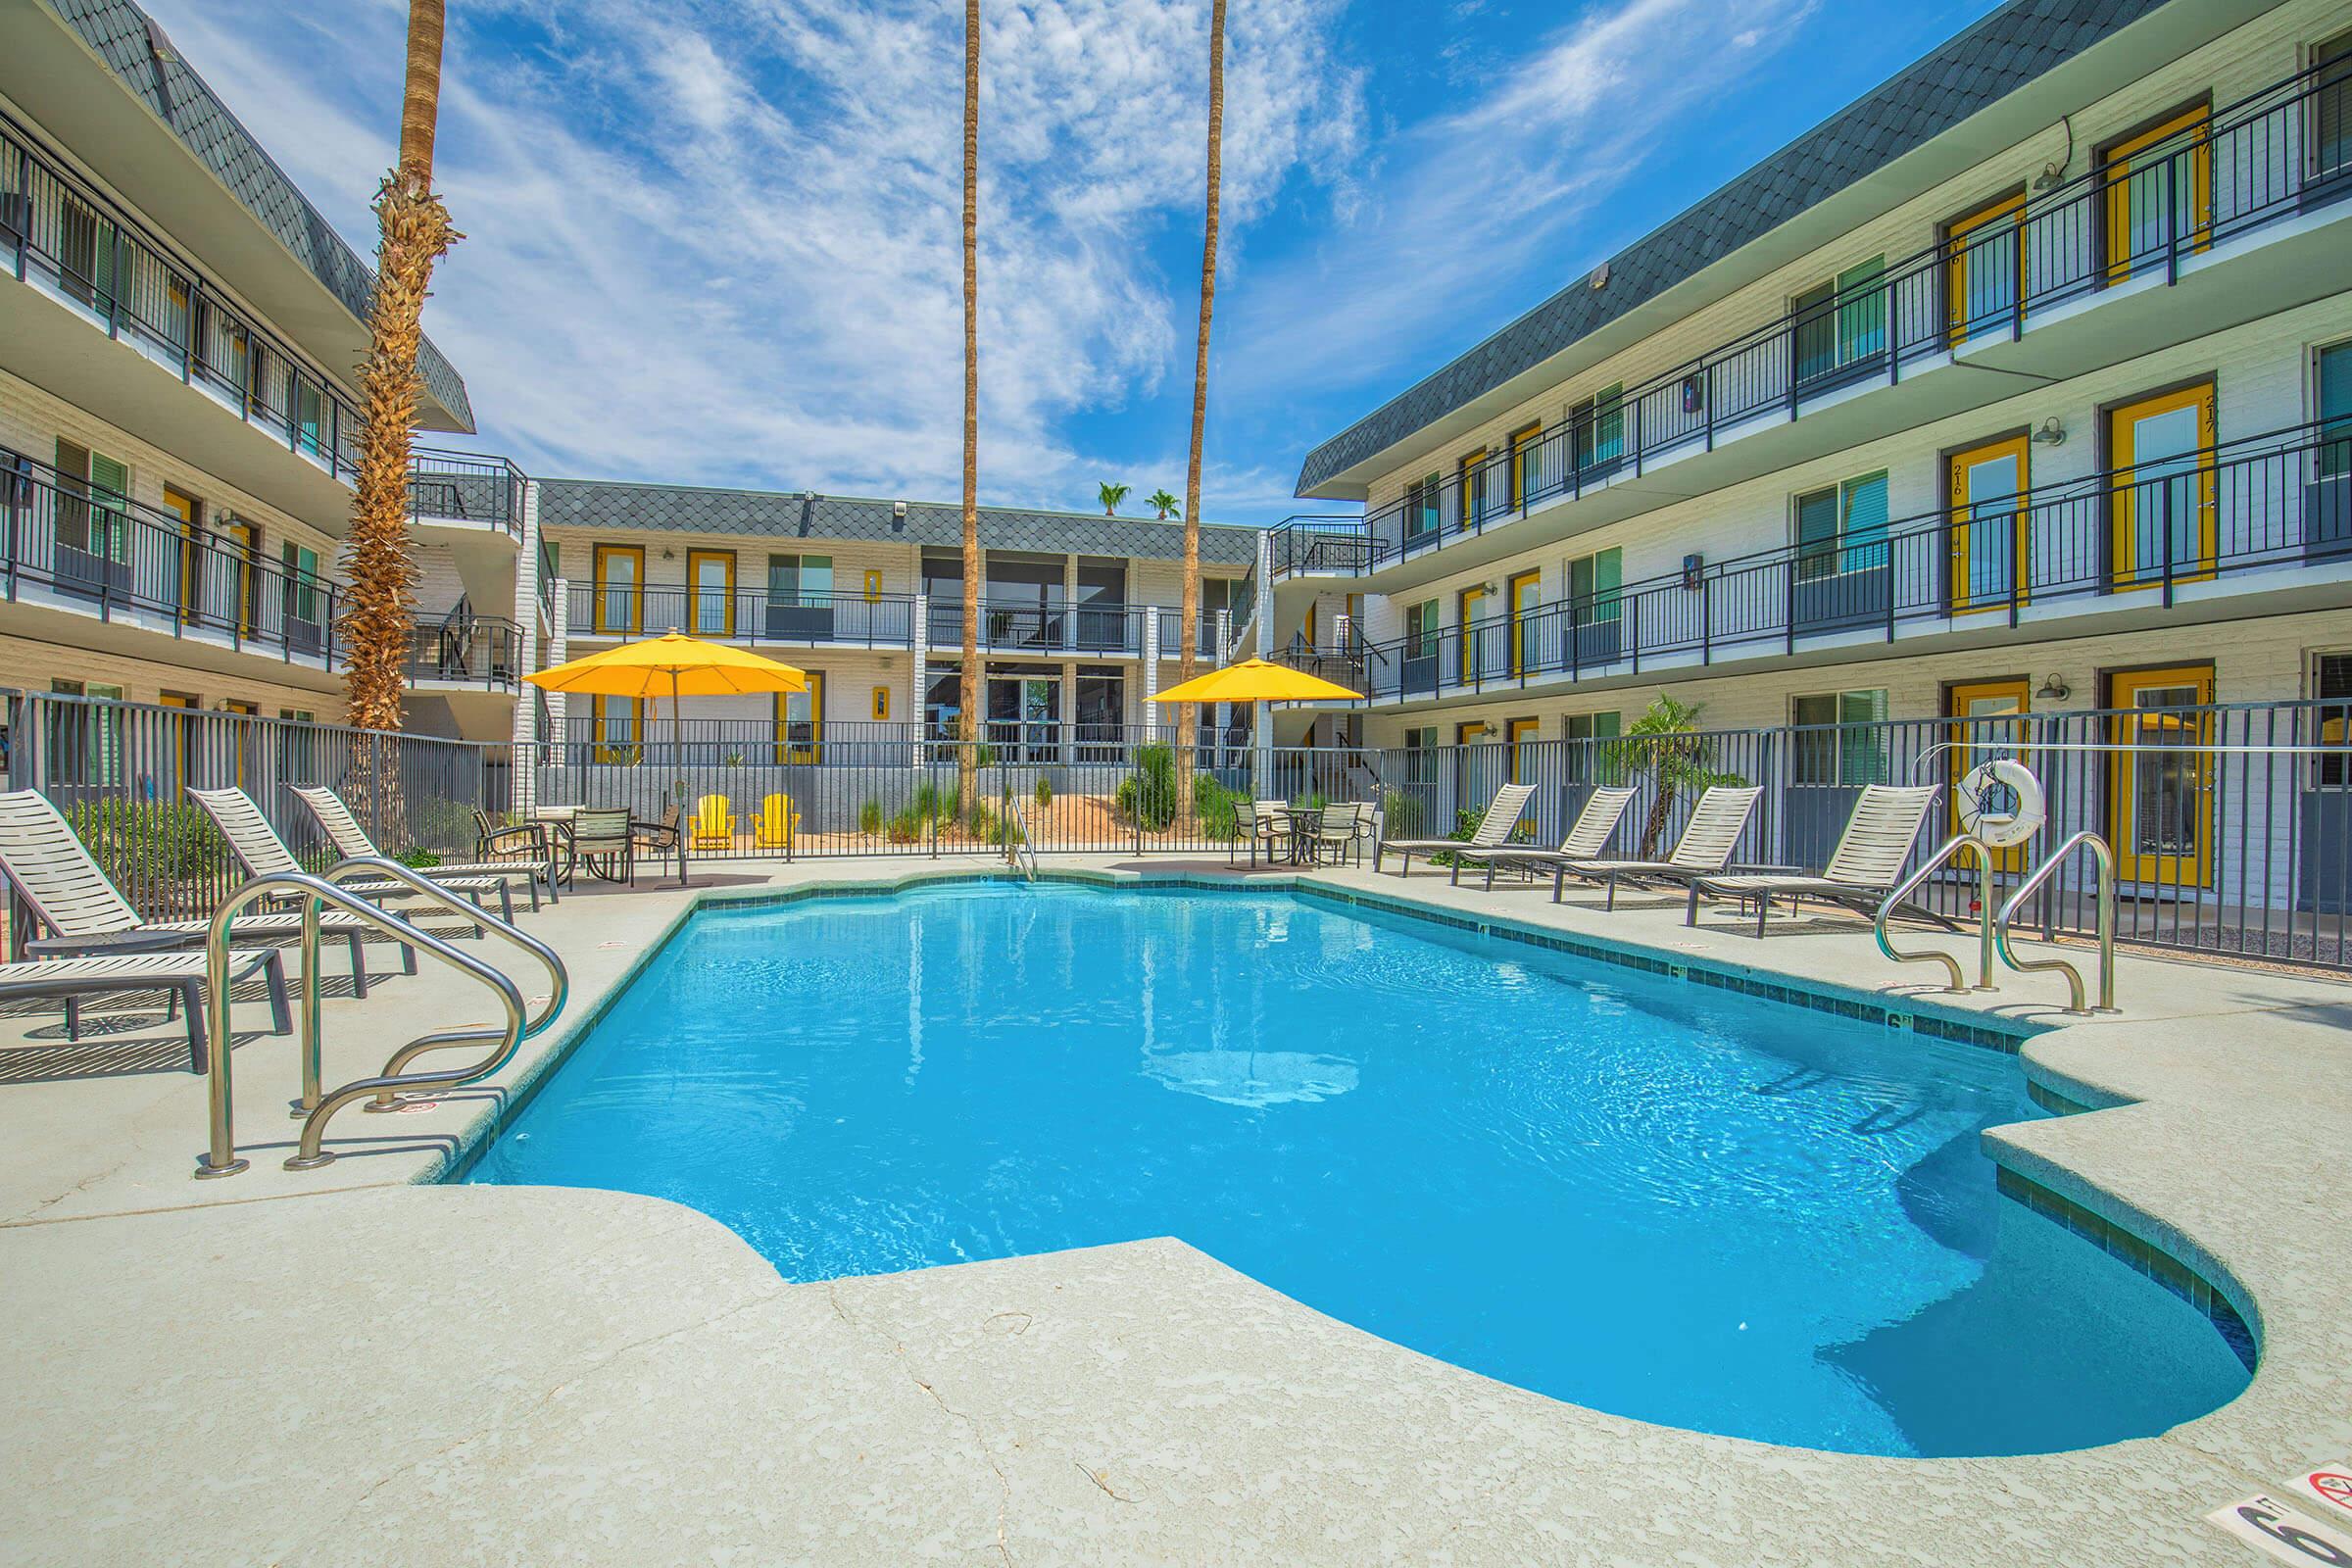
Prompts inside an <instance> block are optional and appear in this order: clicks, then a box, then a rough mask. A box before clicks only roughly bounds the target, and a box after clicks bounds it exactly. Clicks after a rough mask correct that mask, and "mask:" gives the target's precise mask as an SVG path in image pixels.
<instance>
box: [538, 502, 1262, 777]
mask: <svg viewBox="0 0 2352 1568" xmlns="http://www.w3.org/2000/svg"><path fill="white" fill-rule="evenodd" d="M531 490H532V491H533V493H534V498H535V499H534V502H533V513H534V527H535V529H536V539H537V541H538V549H537V550H535V551H534V552H533V560H534V562H535V563H537V564H538V566H539V569H540V570H542V571H544V572H545V573H546V574H547V575H546V576H545V578H544V579H543V580H544V581H545V583H546V584H547V588H546V595H545V597H546V601H547V604H548V605H549V606H550V607H551V608H552V611H553V613H554V616H555V622H556V625H557V628H558V629H557V633H556V639H555V643H554V647H553V649H552V653H551V657H552V658H556V659H563V658H572V657H577V656H578V655H580V654H584V653H588V652H592V651H594V650H595V649H597V648H601V647H610V646H612V645H613V643H614V642H617V641H622V640H626V639H630V638H635V637H640V636H645V635H659V634H660V633H662V632H663V631H667V630H673V629H674V630H678V631H683V632H686V633H688V634H689V635H692V636H696V637H703V638H708V639H712V640H717V641H726V642H734V643H738V644H741V645H743V646H746V647H755V648H758V649H759V650H760V651H761V652H763V653H767V654H769V655H770V657H773V658H776V659H780V660H783V661H785V662H788V663H791V664H793V665H795V666H797V667H800V668H803V669H806V670H807V671H808V672H809V677H810V679H809V691H808V692H807V693H805V694H797V695H794V696H789V697H777V698H767V697H738V698H689V699H687V700H686V702H685V705H684V707H685V713H686V716H687V717H688V718H690V719H694V718H710V719H734V720H753V721H760V722H772V723H773V725H775V726H776V728H775V734H776V735H777V736H779V737H780V739H779V740H778V742H777V744H778V746H779V747H780V748H783V749H785V750H787V751H788V752H790V753H791V754H793V756H792V758H791V759H790V760H814V759H815V758H817V757H819V756H821V755H822V751H823V746H824V743H825V737H826V736H827V735H833V736H847V735H852V734H857V733H860V731H859V729H858V726H861V725H864V724H869V723H887V724H906V723H913V722H920V723H922V724H924V725H925V726H926V727H927V729H928V731H929V732H930V733H932V734H936V735H942V736H945V735H951V734H954V733H956V730H957V728H958V725H959V721H960V713H961V701H962V698H961V680H962V657H963V549H962V539H963V513H962V509H961V507H960V506H958V505H956V504H953V503H937V502H920V501H916V502H908V501H888V500H874V499H868V498H862V497H853V496H831V495H819V494H816V493H815V492H813V491H808V492H766V491H753V490H725V489H701V488H690V487H682V486H675V485H647V484H617V483H608V482H601V481H592V480H577V479H548V480H542V481H536V482H534V483H533V484H532V486H531ZM979 522H980V538H981V544H982V548H983V553H984V562H985V564H984V566H983V571H984V574H985V578H984V581H983V583H982V585H981V593H980V604H981V611H980V627H979V646H980V651H981V658H982V661H983V663H984V668H983V671H982V701H983V702H984V703H985V704H986V709H985V712H984V714H983V717H984V719H985V721H986V727H987V733H988V734H989V736H990V737H991V738H992V740H993V741H994V742H995V743H996V744H997V745H998V747H999V748H1000V750H1005V749H1007V748H1009V749H1010V751H1011V754H1012V755H1013V756H1015V757H1017V758H1018V759H1019V760H1037V761H1048V760H1072V759H1073V758H1074V757H1075V755H1076V752H1077V750H1078V748H1081V747H1083V746H1084V745H1085V744H1086V743H1087V742H1089V741H1090V740H1091V741H1095V742H1098V743H1100V742H1108V741H1114V740H1116V739H1118V738H1119V736H1120V734H1121V733H1122V732H1123V731H1125V730H1128V729H1132V728H1136V727H1142V726H1149V725H1152V724H1154V723H1156V722H1157V720H1158V718H1159V714H1158V713H1157V711H1155V710H1154V709H1152V707H1151V705H1150V699H1151V696H1152V693H1153V692H1155V691H1157V690H1159V689H1161V688H1162V687H1163V686H1166V685H1170V684H1173V682H1174V680H1175V671H1176V667H1177V659H1178V654H1179V637H1180V622H1181V616H1182V605H1183V578H1182V562H1183V536H1184V530H1183V524H1181V523H1179V522H1172V521H1166V522H1163V521H1158V520H1153V519H1143V518H1133V517H1116V518H1114V517H1106V516H1103V515H1089V514H1081V513H1060V512H1039V511H1024V510H1016V509H1008V508H1002V507H983V508H982V509H981V511H980V518H979ZM1258 540H1259V535H1258V533H1257V532H1256V531H1255V530H1253V529H1247V528H1232V527H1220V526H1217V525H1215V524H1207V525H1204V526H1203V527H1202V528H1201V574H1202V585H1201V590H1202V591H1201V619H1200V623H1199V631H1198V638H1199V641H1198V644H1197V646H1198V649H1199V658H1200V660H1201V664H1202V666H1203V667H1206V666H1208V665H1211V664H1214V663H1215V662H1218V661H1219V659H1220V657H1221V653H1222V651H1223V650H1224V649H1225V648H1226V647H1227V646H1228V644H1229V642H1230V639H1231V629H1232V627H1233V626H1235V625H1237V624H1239V623H1241V622H1242V621H1244V620H1246V619H1247V618H1248V598H1247V596H1248V593H1249V591H1250V590H1249V586H1248V584H1247V583H1246V582H1245V577H1246V575H1247V573H1248V572H1249V569H1250V566H1251V565H1252V564H1253V563H1254V562H1255V560H1256V557H1257V553H1258ZM528 592H530V590H526V593H528ZM547 705H548V715H549V718H550V719H551V720H554V721H556V724H557V726H558V730H559V731H560V732H561V733H563V734H564V736H565V737H566V738H567V739H570V740H572V741H575V742H578V741H586V742H587V743H589V744H592V745H595V746H598V747H601V748H606V749H610V748H613V747H617V746H622V745H626V744H628V743H630V742H631V741H632V740H633V738H634V737H635V736H636V735H637V734H638V733H639V732H640V731H639V726H640V725H641V724H642V723H643V722H644V720H645V714H644V713H643V712H642V711H641V710H640V708H639V707H638V705H636V704H634V703H631V702H629V701H627V700H625V699H617V698H598V699H593V700H591V699H566V698H562V697H551V698H549V699H547ZM1216 717H1217V716H1216V715H1214V714H1211V715H1210V716H1209V717H1208V719H1206V720H1205V722H1208V723H1212V724H1213V723H1215V722H1216ZM1227 719H1228V721H1229V722H1230V715H1227ZM583 721H585V725H586V729H587V733H586V734H585V735H582V734H581V733H580V731H581V728H582V726H583ZM863 733H872V732H870V731H865V732H863Z"/></svg>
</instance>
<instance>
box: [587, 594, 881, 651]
mask: <svg viewBox="0 0 2352 1568" xmlns="http://www.w3.org/2000/svg"><path fill="white" fill-rule="evenodd" d="M566 600H567V602H566V604H565V606H564V612H565V614H564V625H565V627H566V628H567V630H568V631H569V633H570V635H572V636H574V637H614V638H626V637H645V636H659V635H660V634H662V632H665V631H670V630H677V631H682V632H685V633H687V634H688V635H689V636H694V637H704V638H709V639H711V640H712V641H715V642H737V643H746V644H754V645H757V644H760V643H770V644H778V645H783V646H789V647H856V648H912V647H913V646H914V599H913V597H912V596H911V595H908V594H879V595H876V596H875V597H873V598H871V599H868V598H867V597H866V596H865V595H863V594H831V593H788V594H771V593H769V592H768V591H767V590H766V589H764V588H737V589H723V588H693V587H689V586H687V585H686V584H684V583H677V584H671V585H659V584H658V585H656V586H653V587H650V588H627V587H622V586H619V585H616V584H612V583H607V584H604V585H602V586H599V585H597V584H594V583H578V582H575V583H573V584H571V585H570V587H569V590H568V592H567V595H566Z"/></svg>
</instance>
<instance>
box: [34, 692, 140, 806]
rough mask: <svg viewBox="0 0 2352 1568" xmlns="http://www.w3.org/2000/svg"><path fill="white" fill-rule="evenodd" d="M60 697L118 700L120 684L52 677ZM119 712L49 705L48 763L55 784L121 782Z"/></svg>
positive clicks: (105, 709) (111, 783)
mask: <svg viewBox="0 0 2352 1568" xmlns="http://www.w3.org/2000/svg"><path fill="white" fill-rule="evenodd" d="M49 689H50V690H51V691H53V692H55V693H57V694H58V695H60V696H61V697H90V698H96V699H100V700H101V701H105V702H116V703H119V702H121V701H122V700H123V688H122V687H120V686H113V685H108V684H105V683H103V682H100V681H89V682H86V683H85V682H82V681H78V680H52V681H51V682H50V683H49ZM122 719H123V715H122V714H121V713H119V712H117V711H115V710H114V709H111V708H103V707H99V706H97V705H96V704H92V705H90V706H88V707H82V706H79V705H70V704H64V703H53V704H51V705H49V758H50V762H49V767H50V774H51V777H53V778H54V779H55V780H56V781H57V782H58V783H59V784H64V785H73V784H84V785H98V786H112V785H117V784H120V783H122V782H123V722H122Z"/></svg>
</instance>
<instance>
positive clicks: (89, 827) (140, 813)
mask: <svg viewBox="0 0 2352 1568" xmlns="http://www.w3.org/2000/svg"><path fill="white" fill-rule="evenodd" d="M66 820H67V821H69V822H71V823H72V824H73V831H74V832H76V833H78V834H80V835H81V841H82V843H83V844H85V845H87V846H88V847H89V851H90V854H91V855H92V856H93V857H94V858H96V859H97V861H98V863H99V864H100V865H102V866H104V867H106V869H107V871H108V873H109V874H111V875H112V876H113V877H114V878H115V880H117V881H118V882H130V883H142V882H148V881H156V880H160V881H165V882H174V883H180V882H194V881H198V880H201V879H202V878H204V877H206V876H209V875H211V874H213V873H214V872H216V871H222V870H225V869H226V867H227V864H228V858H227V847H226V846H225V845H224V844H223V843H222V842H221V835H220V832H219V830H218V829H216V828H215V827H214V826H213V820H212V818H211V817H209V816H206V815H205V814H204V812H203V811H201V810H199V809H197V808H196V807H194V806H189V805H185V804H181V803H177V802H172V803H166V802H163V801H125V800H116V799H109V800H99V801H82V802H78V803H76V804H74V805H73V806H69V807H67V808H66Z"/></svg>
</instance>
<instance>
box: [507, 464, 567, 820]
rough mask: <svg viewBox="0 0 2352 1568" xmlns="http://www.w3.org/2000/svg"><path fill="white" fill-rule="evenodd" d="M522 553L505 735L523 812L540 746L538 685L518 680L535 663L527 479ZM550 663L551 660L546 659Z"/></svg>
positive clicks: (558, 628) (533, 550) (532, 792)
mask: <svg viewBox="0 0 2352 1568" xmlns="http://www.w3.org/2000/svg"><path fill="white" fill-rule="evenodd" d="M517 548H518V549H519V550H520V552H521V554H520V555H519V556H517V557H516V559H515V605H514V616H515V625H517V626H519V627H521V628H522V646H521V647H520V648H519V649H517V650H516V660H517V663H518V665H519V667H518V669H517V670H516V676H517V684H516V687H515V712H514V716H513V721H512V722H511V724H510V725H509V726H508V738H509V740H510V741H511V742H512V743H513V744H512V746H511V748H510V750H509V754H508V755H510V756H511V757H513V758H514V795H515V809H516V810H518V811H526V812H527V811H528V810H529V809H531V807H532V806H533V805H534V804H535V803H536V801H537V797H538V772H539V769H538V762H539V760H540V759H539V749H538V747H537V746H536V745H535V744H533V743H534V742H535V741H536V740H537V739H538V736H537V733H536V730H535V728H534V726H533V723H532V720H533V719H534V717H535V716H536V715H537V713H538V711H539V703H538V695H539V688H538V687H536V686H533V685H530V684H528V683H527V682H523V681H521V680H520V678H519V677H520V676H522V675H527V674H530V673H533V672H534V671H536V670H538V669H539V668H540V667H541V666H540V662H539V642H540V637H539V482H538V481H537V480H535V479H526V480H524V481H523V485H522V541H521V543H520V545H519V546H518V547H517ZM548 630H549V632H550V633H553V634H556V635H561V634H562V632H563V630H564V627H563V623H562V622H561V621H560V620H559V619H557V617H555V616H553V615H550V616H549V617H548ZM549 662H553V661H552V660H551V661H549Z"/></svg>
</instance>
